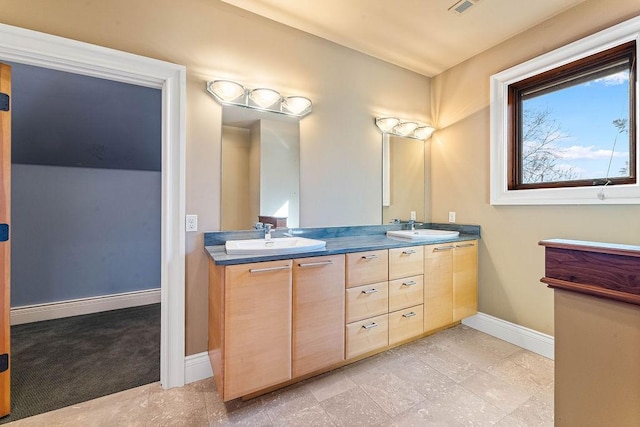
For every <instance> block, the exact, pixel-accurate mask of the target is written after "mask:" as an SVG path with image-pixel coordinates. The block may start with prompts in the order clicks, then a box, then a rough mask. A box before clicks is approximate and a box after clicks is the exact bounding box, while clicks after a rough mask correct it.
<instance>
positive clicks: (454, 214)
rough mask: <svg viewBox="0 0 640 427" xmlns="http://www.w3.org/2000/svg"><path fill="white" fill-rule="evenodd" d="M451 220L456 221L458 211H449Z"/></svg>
mask: <svg viewBox="0 0 640 427" xmlns="http://www.w3.org/2000/svg"><path fill="white" fill-rule="evenodd" d="M449 222H456V213H455V212H449Z"/></svg>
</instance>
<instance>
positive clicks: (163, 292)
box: [0, 24, 186, 389]
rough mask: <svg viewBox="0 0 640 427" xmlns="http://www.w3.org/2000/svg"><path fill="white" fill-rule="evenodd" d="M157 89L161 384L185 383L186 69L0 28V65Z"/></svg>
mask: <svg viewBox="0 0 640 427" xmlns="http://www.w3.org/2000/svg"><path fill="white" fill-rule="evenodd" d="M2 60H5V61H10V62H16V63H21V64H27V65H34V66H38V67H43V68H50V69H54V70H60V71H67V72H71V73H75V74H81V75H86V76H91V77H98V78H103V79H107V80H114V81H118V82H123V83H130V84H134V85H139V86H145V87H150V88H156V89H161V90H162V172H161V174H162V202H161V211H162V213H161V233H162V237H161V267H160V269H161V272H160V302H161V323H160V325H161V326H160V328H161V332H160V383H161V384H162V386H163V387H164V388H165V389H168V388H172V387H181V386H183V385H184V383H185V254H186V250H185V221H184V218H185V168H186V159H185V145H186V120H185V111H186V68H185V67H184V66H183V65H178V64H172V63H169V62H165V61H160V60H156V59H152V58H147V57H143V56H139V55H134V54H131V53H127V52H122V51H117V50H114V49H108V48H105V47H101V46H96V45H92V44H88V43H84V42H79V41H75V40H70V39H65V38H62V37H58V36H54V35H51V34H45V33H40V32H36V31H31V30H26V29H23V28H18V27H14V26H10V25H5V24H0V61H2Z"/></svg>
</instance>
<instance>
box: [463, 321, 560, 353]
mask: <svg viewBox="0 0 640 427" xmlns="http://www.w3.org/2000/svg"><path fill="white" fill-rule="evenodd" d="M462 323H463V324H464V325H467V326H469V327H470V328H473V329H477V330H479V331H480V332H484V333H485V334H489V335H492V336H494V337H496V338H500V339H501V340H503V341H506V342H509V343H511V344H514V345H517V346H519V347H522V348H524V349H526V350H529V351H532V352H534V353H537V354H539V355H541V356H544V357H546V358H549V359H551V360H553V348H554V339H553V337H552V336H551V335H547V334H543V333H541V332H538V331H534V330H533V329H529V328H525V327H524V326H520V325H516V324H515V323H511V322H507V321H506V320H502V319H498V318H497V317H493V316H489V315H488V314H484V313H478V314H476V315H475V316H471V317H467V318H466V319H464V320H463V321H462Z"/></svg>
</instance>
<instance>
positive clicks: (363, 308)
mask: <svg viewBox="0 0 640 427" xmlns="http://www.w3.org/2000/svg"><path fill="white" fill-rule="evenodd" d="M345 286H346V289H345V298H346V300H347V303H346V306H347V311H346V322H347V323H346V325H345V334H346V358H347V359H350V358H353V357H356V356H359V355H361V354H365V353H369V352H371V351H374V350H377V349H380V348H386V347H387V346H388V345H389V316H388V314H387V313H388V312H389V251H388V250H386V249H385V250H379V251H368V252H355V253H350V254H346V282H345Z"/></svg>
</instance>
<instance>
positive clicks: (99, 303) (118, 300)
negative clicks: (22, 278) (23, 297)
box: [11, 288, 160, 325]
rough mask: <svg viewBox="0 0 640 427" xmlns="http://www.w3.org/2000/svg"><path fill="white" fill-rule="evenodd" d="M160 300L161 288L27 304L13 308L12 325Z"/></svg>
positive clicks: (152, 302)
mask: <svg viewBox="0 0 640 427" xmlns="http://www.w3.org/2000/svg"><path fill="white" fill-rule="evenodd" d="M159 302H160V288H158V289H149V290H146V291H136V292H124V293H120V294H113V295H104V296H99V297H91V298H80V299H74V300H68V301H58V302H52V303H45V304H34V305H25V306H21V307H13V308H12V309H11V325H21V324H23V323H31V322H39V321H41V320H51V319H59V318H62V317H70V316H78V315H81V314H91V313H99V312H101V311H109V310H117V309H120V308H128V307H137V306H140V305H147V304H155V303H159Z"/></svg>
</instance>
